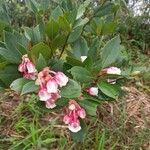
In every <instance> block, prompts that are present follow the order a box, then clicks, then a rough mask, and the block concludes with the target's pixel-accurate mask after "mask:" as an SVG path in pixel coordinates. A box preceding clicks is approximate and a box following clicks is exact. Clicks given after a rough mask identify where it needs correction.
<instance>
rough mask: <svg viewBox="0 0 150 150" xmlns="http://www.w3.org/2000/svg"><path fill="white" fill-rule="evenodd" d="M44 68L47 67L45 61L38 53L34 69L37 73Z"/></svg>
mask: <svg viewBox="0 0 150 150" xmlns="http://www.w3.org/2000/svg"><path fill="white" fill-rule="evenodd" d="M46 66H47V63H46V60H45V58H44V57H43V55H42V54H41V53H40V54H39V58H38V59H37V62H36V69H37V70H38V71H40V70H42V69H43V68H44V67H46Z"/></svg>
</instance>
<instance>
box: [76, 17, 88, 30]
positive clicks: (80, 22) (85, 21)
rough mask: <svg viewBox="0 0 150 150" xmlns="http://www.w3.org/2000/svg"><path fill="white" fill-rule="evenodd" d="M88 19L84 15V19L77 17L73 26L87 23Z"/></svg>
mask: <svg viewBox="0 0 150 150" xmlns="http://www.w3.org/2000/svg"><path fill="white" fill-rule="evenodd" d="M88 21H89V19H88V18H87V17H86V18H84V19H81V18H80V19H78V20H77V21H76V22H75V25H74V28H76V27H78V26H83V25H85V24H86V23H88Z"/></svg>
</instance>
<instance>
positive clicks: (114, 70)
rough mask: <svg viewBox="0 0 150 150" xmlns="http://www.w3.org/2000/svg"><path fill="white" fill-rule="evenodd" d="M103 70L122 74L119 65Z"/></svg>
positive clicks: (103, 70) (108, 72)
mask: <svg viewBox="0 0 150 150" xmlns="http://www.w3.org/2000/svg"><path fill="white" fill-rule="evenodd" d="M101 72H103V73H106V74H116V75H120V74H121V70H120V68H117V67H109V68H105V69H102V70H101Z"/></svg>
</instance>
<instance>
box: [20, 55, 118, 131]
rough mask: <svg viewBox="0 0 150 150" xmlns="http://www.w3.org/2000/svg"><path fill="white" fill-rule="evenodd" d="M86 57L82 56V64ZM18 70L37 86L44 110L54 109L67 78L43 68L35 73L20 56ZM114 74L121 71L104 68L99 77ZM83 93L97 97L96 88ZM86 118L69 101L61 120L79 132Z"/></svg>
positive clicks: (33, 66)
mask: <svg viewBox="0 0 150 150" xmlns="http://www.w3.org/2000/svg"><path fill="white" fill-rule="evenodd" d="M86 58H87V56H82V57H81V61H82V62H83V61H84V60H85V59H86ZM18 70H19V71H20V72H21V73H22V74H23V77H25V78H27V79H33V80H35V79H36V81H35V84H36V85H38V86H39V90H38V96H39V99H40V100H41V101H44V102H45V106H46V108H48V109H49V108H51V109H52V108H54V107H55V106H56V101H57V100H58V99H59V98H61V95H60V88H62V87H63V86H66V85H67V83H68V81H69V78H68V77H67V76H66V75H65V74H64V73H63V72H60V71H59V72H55V71H52V70H50V69H49V67H46V68H44V69H43V70H42V71H40V72H39V73H38V72H37V70H36V68H35V65H34V64H33V63H32V61H31V60H30V59H29V58H28V56H27V55H24V56H22V62H21V64H20V65H19V66H18ZM105 74H116V75H120V74H121V70H120V69H119V68H117V67H109V68H104V69H102V70H101V71H100V75H105ZM107 81H108V82H111V83H115V81H116V80H115V79H108V80H107ZM85 91H86V92H87V93H88V94H89V95H91V96H98V92H99V91H98V87H96V86H95V87H94V86H92V87H89V88H87V89H85ZM85 117H86V112H85V110H84V108H82V107H81V106H80V105H79V104H78V103H77V102H76V101H75V100H70V101H69V105H68V107H67V108H66V114H65V116H64V118H63V122H64V123H65V124H67V125H68V128H69V130H70V131H72V132H78V131H80V130H81V125H80V120H81V119H84V118H85Z"/></svg>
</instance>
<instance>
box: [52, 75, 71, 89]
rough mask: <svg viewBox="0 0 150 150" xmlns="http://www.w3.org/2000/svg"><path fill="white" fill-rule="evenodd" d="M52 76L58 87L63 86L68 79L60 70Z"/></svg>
mask: <svg viewBox="0 0 150 150" xmlns="http://www.w3.org/2000/svg"><path fill="white" fill-rule="evenodd" d="M54 78H55V80H56V82H57V84H58V85H59V86H60V87H62V86H65V85H66V84H67V83H68V81H69V79H68V77H67V76H66V75H65V74H64V73H62V72H57V73H56V74H55V76H54Z"/></svg>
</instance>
